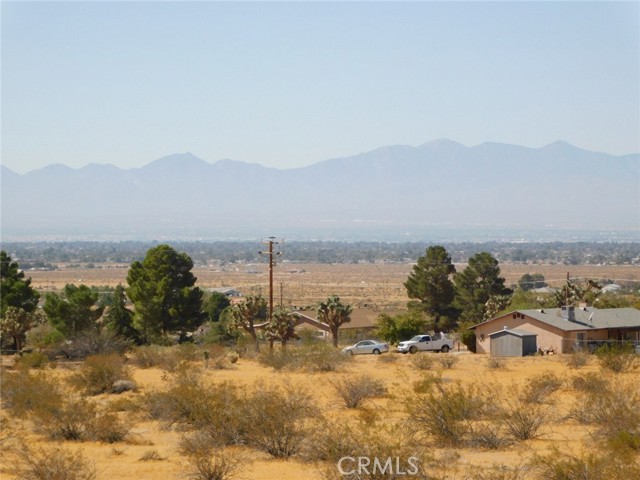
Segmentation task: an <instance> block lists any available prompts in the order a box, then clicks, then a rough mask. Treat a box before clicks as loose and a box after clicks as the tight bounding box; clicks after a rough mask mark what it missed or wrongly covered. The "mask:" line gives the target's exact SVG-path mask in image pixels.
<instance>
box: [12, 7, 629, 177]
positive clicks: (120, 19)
mask: <svg viewBox="0 0 640 480" xmlns="http://www.w3.org/2000/svg"><path fill="white" fill-rule="evenodd" d="M0 8H1V11H0V14H1V22H2V23H1V49H2V50H1V100H2V104H1V125H0V132H1V145H0V151H1V154H2V164H3V165H5V166H7V167H9V168H10V169H12V170H14V171H15V172H17V173H26V172H29V171H32V170H36V169H39V168H42V167H44V166H46V165H49V164H54V163H62V164H65V165H68V166H71V167H73V168H79V167H82V166H84V165H87V164H89V163H101V164H113V165H116V166H118V167H120V168H135V167H141V166H143V165H145V164H147V163H149V162H151V161H153V160H155V159H158V158H160V157H163V156H166V155H170V154H174V153H183V152H191V153H193V154H194V155H196V156H198V157H200V158H202V159H203V160H205V161H207V162H210V163H214V162H216V161H217V160H220V159H223V158H231V159H234V160H240V161H244V162H251V163H259V164H262V165H265V166H270V167H276V168H296V167H302V166H306V165H310V164H313V163H316V162H318V161H321V160H325V159H328V158H336V157H344V156H350V155H355V154H358V153H361V152H365V151H369V150H373V149H375V148H378V147H381V146H385V145H397V144H403V145H413V146H418V145H421V144H424V143H426V142H429V141H432V140H436V139H441V138H448V139H451V140H454V141H457V142H460V143H463V144H465V145H468V146H473V145H477V144H480V143H483V142H486V141H491V142H500V143H510V144H518V145H524V146H527V147H534V148H537V147H542V146H544V145H547V144H549V143H552V142H554V141H557V140H565V141H567V142H569V143H572V144H574V145H576V146H578V147H581V148H584V149H587V150H595V151H602V152H607V153H610V154H614V155H622V154H628V153H638V152H640V3H638V2H568V1H567V2H480V1H475V2H427V1H422V2H421V1H414V2H342V1H337V2H267V1H261V2H242V1H240V2H215V1H199V2H155V1H145V2H112V1H107V2H96V1H93V2H82V1H80V2H67V3H61V2H52V1H46V2H25V1H20V2H17V1H6V0H5V1H2V2H1V4H0Z"/></svg>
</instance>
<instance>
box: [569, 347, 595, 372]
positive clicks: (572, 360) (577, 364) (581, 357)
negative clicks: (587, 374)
mask: <svg viewBox="0 0 640 480" xmlns="http://www.w3.org/2000/svg"><path fill="white" fill-rule="evenodd" d="M590 359H591V354H589V353H588V352H582V351H580V352H573V353H572V354H571V355H569V356H568V357H567V360H566V364H567V366H568V367H569V368H575V369H576V370H577V369H579V368H582V367H584V366H585V365H587V364H588V363H589V360H590Z"/></svg>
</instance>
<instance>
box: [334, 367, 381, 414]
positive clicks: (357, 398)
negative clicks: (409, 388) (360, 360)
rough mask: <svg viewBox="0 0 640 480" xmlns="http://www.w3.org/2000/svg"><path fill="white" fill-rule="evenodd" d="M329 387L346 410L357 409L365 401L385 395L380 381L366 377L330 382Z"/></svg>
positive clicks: (344, 378)
mask: <svg viewBox="0 0 640 480" xmlns="http://www.w3.org/2000/svg"><path fill="white" fill-rule="evenodd" d="M331 385H332V386H333V388H334V390H335V391H336V392H337V394H338V395H339V396H340V398H341V399H342V400H343V402H344V405H345V407H347V408H358V407H360V406H361V405H362V404H363V403H364V402H365V401H366V400H368V399H370V398H375V397H381V396H383V395H385V394H386V393H387V389H386V387H385V386H384V384H383V383H382V382H381V381H380V380H376V379H374V378H373V377H370V376H368V375H360V376H357V377H343V378H339V379H335V380H332V381H331Z"/></svg>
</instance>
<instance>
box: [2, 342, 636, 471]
mask: <svg viewBox="0 0 640 480" xmlns="http://www.w3.org/2000/svg"><path fill="white" fill-rule="evenodd" d="M417 355H431V356H434V358H435V359H436V360H437V359H438V355H445V354H430V353H421V354H420V353H419V354H417ZM447 355H451V356H454V357H456V358H457V359H458V361H457V363H456V364H455V365H454V366H453V368H451V369H441V368H438V367H435V368H434V369H433V371H430V373H436V372H439V373H440V374H441V375H442V377H443V379H445V381H459V382H462V383H463V384H465V385H468V384H471V383H474V384H476V385H479V386H480V387H481V388H483V389H488V388H498V389H499V388H502V389H503V390H502V391H503V392H505V391H508V390H513V389H514V388H516V386H517V385H523V384H524V383H525V382H526V381H527V379H529V378H531V377H532V376H535V375H539V374H541V373H543V372H552V373H554V374H556V375H558V376H559V377H560V378H562V379H563V381H565V382H568V380H569V379H570V378H571V377H572V376H574V375H578V374H580V375H582V374H584V373H587V372H597V373H598V374H600V375H604V373H602V371H601V369H600V367H599V366H598V365H597V362H596V361H595V359H594V358H592V359H591V361H590V363H589V364H588V365H586V366H584V367H582V368H581V369H579V370H576V369H574V368H570V367H569V366H567V364H566V360H567V357H566V356H563V355H550V356H543V357H537V356H536V357H526V358H509V359H506V360H505V364H504V367H502V368H497V369H496V368H490V366H489V362H488V360H489V359H488V357H487V356H484V355H473V354H470V353H468V352H452V353H450V354H447ZM389 357H393V358H389ZM412 358H414V357H413V356H411V355H399V354H394V353H390V354H386V355H383V356H380V357H378V356H359V357H355V358H353V359H352V361H351V362H348V364H347V365H346V366H345V367H344V368H343V369H342V370H341V371H340V372H339V373H314V374H309V373H291V372H289V373H286V372H276V371H274V370H272V369H271V368H268V367H265V366H263V365H261V364H259V363H257V362H256V361H254V360H251V359H246V358H241V359H240V360H239V361H238V362H237V363H236V364H235V365H234V366H233V367H232V368H230V369H225V370H213V369H208V370H206V375H207V376H208V377H210V379H211V380H212V381H215V382H222V381H229V382H232V383H235V384H243V385H252V384H254V383H255V382H256V381H258V380H263V381H265V382H275V383H278V384H284V383H288V384H292V385H296V386H299V387H301V388H303V389H305V390H306V391H311V392H313V394H314V398H315V402H316V403H317V405H318V406H320V407H321V409H322V411H323V412H324V413H325V414H326V415H327V416H330V417H331V418H333V419H337V420H340V421H344V422H353V421H355V419H357V418H358V415H360V414H359V413H358V411H353V410H348V409H346V408H345V407H344V405H343V404H342V403H341V401H340V399H339V397H338V396H337V394H336V392H335V390H334V389H333V388H332V387H331V384H330V380H331V379H333V378H335V377H336V376H344V377H350V376H355V375H360V374H366V375H369V376H371V377H374V378H376V379H379V380H380V381H382V382H383V383H384V385H385V386H386V387H387V389H388V392H389V394H388V395H387V396H386V397H384V398H380V399H375V400H371V401H369V403H368V404H367V408H368V409H369V410H374V411H375V412H376V414H375V418H376V420H375V421H376V422H378V423H379V424H380V425H381V426H382V425H387V426H389V425H391V426H393V425H399V423H400V421H401V420H402V418H404V416H405V413H404V412H405V410H404V405H403V402H404V400H405V397H406V395H407V389H410V388H411V385H412V384H413V382H415V381H416V380H419V379H420V378H421V377H422V376H423V375H424V374H425V372H424V371H421V370H418V369H416V368H415V366H414V365H413V363H412ZM3 363H4V364H5V368H9V370H5V372H4V374H5V375H7V374H11V368H10V367H7V366H8V365H10V363H11V359H9V358H5V359H3ZM200 363H201V362H200ZM435 365H437V366H439V363H438V362H437V361H436V363H435ZM200 366H203V365H200ZM73 368H77V366H75V367H74V366H68V367H67V366H65V365H59V366H58V368H56V369H55V370H51V369H47V370H45V371H47V372H50V374H51V375H54V376H57V377H60V378H61V379H62V378H64V377H66V376H68V375H71V374H72V372H73ZM618 377H619V378H620V379H622V380H624V381H627V382H635V383H636V384H638V383H640V371H638V370H635V371H633V372H629V373H622V374H618ZM133 378H134V380H135V381H136V382H137V384H138V386H139V390H138V392H136V393H133V392H127V393H125V394H122V395H119V396H117V395H102V396H98V397H94V400H95V401H98V402H112V401H118V400H120V399H122V398H127V397H130V398H135V397H136V396H139V395H142V394H143V393H144V392H149V391H154V390H160V389H164V388H167V375H166V372H164V371H163V370H160V369H157V368H150V369H144V370H143V369H137V368H134V369H133ZM574 395H575V392H573V391H572V390H571V389H570V388H569V386H568V383H565V385H564V386H563V387H562V388H561V389H560V390H559V391H557V392H555V393H554V394H553V395H552V396H551V397H550V399H549V402H550V403H549V404H548V405H547V407H548V409H549V411H550V413H551V415H552V417H553V419H554V420H553V421H552V422H550V423H549V424H548V425H546V426H545V427H544V429H543V432H544V434H543V435H542V436H541V437H540V438H538V439H534V440H528V441H525V442H522V443H519V444H516V445H514V446H511V447H507V448H504V449H501V450H498V451H491V450H482V449H471V448H460V449H455V450H451V449H446V448H439V446H438V445H432V446H431V447H430V451H431V453H432V455H434V456H436V457H440V458H449V457H451V458H453V457H458V456H459V458H458V460H457V461H456V462H455V468H456V469H458V471H468V470H469V469H480V470H482V469H486V468H489V467H491V466H492V465H494V464H505V465H510V466H516V465H520V464H522V463H523V462H526V460H527V459H528V458H530V457H531V455H533V454H534V453H535V452H546V451H547V450H548V449H549V448H550V447H551V446H553V445H557V446H561V447H562V449H563V451H574V452H578V451H580V450H581V449H584V448H588V447H589V446H590V445H592V443H593V439H592V437H591V432H590V430H589V429H588V428H587V427H585V426H582V425H579V424H578V423H577V422H575V421H560V418H561V417H562V416H564V415H566V413H567V412H568V411H569V409H570V408H571V406H572V405H573V404H574V402H575V396H574ZM127 418H129V420H128V422H130V426H131V434H130V436H129V440H128V441H126V442H123V443H116V444H106V443H98V442H83V443H78V442H51V441H48V440H46V439H45V438H44V437H42V436H40V435H37V434H35V433H33V431H32V430H31V428H32V425H31V424H30V423H29V422H28V421H19V422H16V423H14V427H17V428H18V429H19V431H20V432H21V433H20V436H21V438H23V439H25V440H26V441H27V442H29V444H31V445H54V444H55V445H64V446H65V447H68V448H70V449H79V450H81V451H82V453H83V454H84V455H85V456H86V457H87V458H88V459H89V460H90V461H92V462H94V463H95V465H96V467H97V470H98V478H99V479H100V480H103V479H122V480H129V479H130V480H134V479H136V480H138V479H171V478H185V477H184V474H185V471H186V470H185V469H186V463H185V459H183V458H181V456H180V454H179V453H178V448H177V447H178V442H179V440H180V435H181V433H179V432H175V431H167V430H163V429H161V428H160V426H159V425H158V423H157V422H155V421H150V420H147V419H144V418H140V417H135V418H133V417H131V418H130V417H127ZM403 431H404V429H403V428H400V427H399V428H397V432H398V435H401V434H403ZM243 450H244V453H245V455H247V458H248V459H249V462H248V463H247V464H246V465H245V466H244V467H243V468H242V470H241V472H240V478H242V479H245V480H299V479H310V480H314V479H320V478H322V477H321V475H320V473H319V469H318V468H317V467H316V466H315V465H314V464H310V463H304V462H303V461H302V460H301V459H298V458H295V457H294V458H293V459H290V460H287V461H284V460H275V459H272V458H270V457H268V456H267V455H266V454H264V453H260V452H257V451H254V450H249V449H246V448H245V449H243ZM149 451H156V452H157V454H158V456H159V457H160V460H155V461H143V460H141V458H142V457H143V456H144V455H145V454H146V453H148V452H149ZM5 453H6V452H5ZM10 458H11V457H10V456H8V455H3V456H2V469H1V470H0V472H1V474H0V478H2V479H3V480H5V479H6V480H9V479H13V478H15V477H14V476H12V474H11V464H10V462H11V460H10ZM7 462H9V463H7ZM330 467H331V466H330ZM452 468H453V467H452ZM408 478H409V477H408ZM451 478H463V477H461V476H457V477H451Z"/></svg>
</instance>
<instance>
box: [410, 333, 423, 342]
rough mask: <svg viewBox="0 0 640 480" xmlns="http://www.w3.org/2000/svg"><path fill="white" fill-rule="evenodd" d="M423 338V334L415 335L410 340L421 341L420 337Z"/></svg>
mask: <svg viewBox="0 0 640 480" xmlns="http://www.w3.org/2000/svg"><path fill="white" fill-rule="evenodd" d="M421 338H422V335H416V336H415V337H413V338H412V339H411V340H409V341H410V342H418V341H420V339H421Z"/></svg>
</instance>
